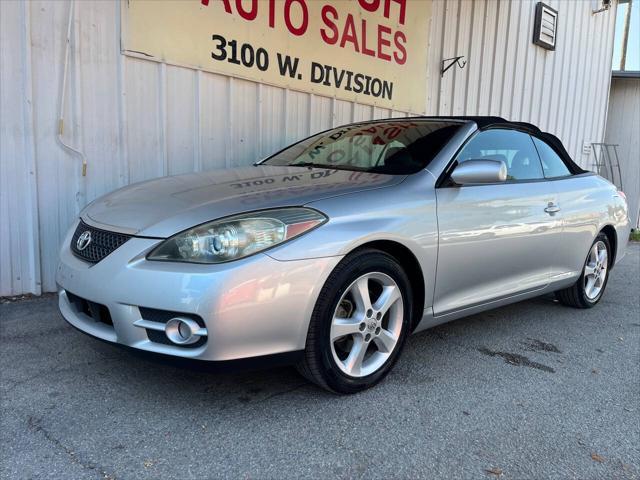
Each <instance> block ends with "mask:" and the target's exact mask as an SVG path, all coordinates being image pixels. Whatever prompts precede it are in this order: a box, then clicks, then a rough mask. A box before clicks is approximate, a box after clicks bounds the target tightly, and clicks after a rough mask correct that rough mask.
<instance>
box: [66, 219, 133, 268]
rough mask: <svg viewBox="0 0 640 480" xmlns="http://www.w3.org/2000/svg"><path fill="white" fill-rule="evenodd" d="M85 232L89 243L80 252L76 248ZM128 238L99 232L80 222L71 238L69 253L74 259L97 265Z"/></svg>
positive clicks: (104, 231) (102, 231)
mask: <svg viewBox="0 0 640 480" xmlns="http://www.w3.org/2000/svg"><path fill="white" fill-rule="evenodd" d="M85 232H89V233H90V234H91V241H90V242H89V244H88V245H87V246H86V248H84V249H83V250H80V249H79V248H78V239H79V238H80V235H82V234H83V233H85ZM130 238H131V235H125V234H123V233H116V232H108V231H106V230H100V229H99V228H95V227H91V226H89V225H87V224H86V223H84V222H83V221H82V220H80V223H79V224H78V228H76V231H75V232H74V234H73V238H72V239H71V251H72V252H73V253H74V255H75V256H76V257H80V258H81V259H83V260H86V261H87V262H91V263H98V262H99V261H100V260H102V259H103V258H104V257H106V256H107V255H109V254H110V253H111V252H113V251H114V250H115V249H116V248H118V247H120V246H122V244H123V243H125V242H126V241H127V240H129V239H130Z"/></svg>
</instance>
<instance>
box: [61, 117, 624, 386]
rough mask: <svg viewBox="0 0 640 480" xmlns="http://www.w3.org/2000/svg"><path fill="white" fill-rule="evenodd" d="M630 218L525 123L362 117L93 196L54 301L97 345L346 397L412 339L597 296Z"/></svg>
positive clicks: (605, 186) (71, 237)
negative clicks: (262, 154)
mask: <svg viewBox="0 0 640 480" xmlns="http://www.w3.org/2000/svg"><path fill="white" fill-rule="evenodd" d="M629 228H630V225H629V219H628V215H627V204H626V199H625V196H624V194H623V193H622V192H619V191H617V190H616V188H615V187H614V186H613V185H612V184H611V183H609V182H608V181H607V180H605V179H603V178H601V177H599V176H597V175H595V174H593V173H590V172H587V171H584V170H582V169H581V168H579V167H578V166H577V165H576V164H575V163H574V162H573V161H572V160H571V158H570V157H569V155H568V154H567V152H566V151H565V149H564V147H563V146H562V144H561V143H560V141H559V140H558V139H557V138H556V137H554V136H553V135H551V134H549V133H544V132H541V131H540V130H539V129H538V128H536V127H535V126H533V125H530V124H525V123H516V122H508V121H506V120H504V119H501V118H496V117H464V118H462V117H437V118H422V117H417V118H406V119H391V120H380V121H370V122H364V123H357V124H352V125H347V126H343V127H339V128H334V129H331V130H327V131H325V132H321V133H319V134H317V135H314V136H312V137H309V138H307V139H305V140H302V141H300V142H298V143H296V144H294V145H292V146H290V147H287V148H285V149H283V150H281V151H280V152H277V153H276V154H274V155H272V156H270V157H269V158H267V159H265V160H262V161H260V162H257V163H256V164H255V165H254V166H252V167H248V168H238V169H230V170H222V171H211V172H201V173H194V174H188V175H179V176H172V177H165V178H159V179H155V180H150V181H147V182H143V183H138V184H135V185H130V186H128V187H125V188H122V189H120V190H117V191H115V192H113V193H110V194H108V195H106V196H104V197H102V198H99V199H98V200H96V201H94V202H93V203H91V204H90V205H89V206H88V207H86V208H85V209H84V211H82V212H81V215H80V218H79V219H78V220H77V221H76V222H75V224H74V225H73V226H72V228H71V229H70V230H69V233H68V235H67V237H66V239H65V240H64V244H63V246H62V250H61V252H60V264H59V267H58V270H57V283H58V285H59V305H60V310H61V311H62V314H63V315H64V317H65V318H66V320H67V321H68V322H69V323H70V324H71V325H73V326H74V327H76V328H78V329H79V330H81V331H83V332H85V333H87V334H89V335H92V336H94V337H97V338H99V339H102V340H105V341H108V342H114V343H119V344H122V345H125V346H128V347H132V348H134V349H139V350H145V351H149V352H156V353H158V354H163V355H166V356H167V355H168V356H174V357H182V358H188V359H197V360H205V361H209V362H214V364H217V363H218V362H219V363H221V364H222V365H224V366H227V365H234V364H235V365H241V366H243V367H244V366H252V365H258V366H263V365H269V364H282V363H285V364H294V365H297V367H298V369H299V370H300V372H301V373H302V374H303V375H304V376H305V377H307V378H308V379H309V380H311V381H313V382H315V383H316V384H318V385H320V386H322V387H324V388H326V389H328V390H331V391H334V392H339V393H353V392H357V391H360V390H363V389H365V388H368V387H370V386H372V385H374V384H375V383H376V382H378V381H380V380H381V379H382V378H383V377H384V376H385V375H386V374H387V373H388V372H389V371H390V369H391V368H392V367H393V365H394V363H395V362H396V360H398V357H399V356H400V353H401V351H402V348H403V345H404V344H405V341H406V339H407V336H408V335H409V334H410V333H412V332H417V331H420V330H424V329H426V328H429V327H432V326H434V325H437V324H441V323H443V322H448V321H450V320H454V319H457V318H460V317H463V316H466V315H470V314H473V313H477V312H480V311H483V310H487V309H491V308H495V307H498V306H501V305H505V304H508V303H512V302H517V301H520V300H523V299H526V298H530V297H534V296H537V295H542V294H546V293H549V292H555V295H556V297H557V299H558V300H559V302H560V303H562V304H565V305H569V306H572V307H577V308H589V307H593V306H594V305H595V304H596V303H598V301H599V300H600V299H601V298H602V295H603V293H604V290H605V288H606V285H607V279H608V277H609V274H610V272H611V269H612V268H613V266H614V265H615V263H616V262H617V261H618V260H620V258H622V256H623V255H624V252H625V248H626V244H627V239H628V235H629ZM191 363H193V362H191Z"/></svg>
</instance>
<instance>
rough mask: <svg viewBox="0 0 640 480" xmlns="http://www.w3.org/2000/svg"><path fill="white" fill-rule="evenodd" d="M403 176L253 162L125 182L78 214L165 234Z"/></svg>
mask: <svg viewBox="0 0 640 480" xmlns="http://www.w3.org/2000/svg"><path fill="white" fill-rule="evenodd" d="M404 178H406V177H404V176H394V175H381V174H373V173H365V172H353V171H346V170H325V169H317V168H314V169H307V168H300V167H274V166H257V167H247V168H235V169H228V170H212V171H208V172H200V173H191V174H187V175H177V176H172V177H163V178H158V179H155V180H149V181H146V182H142V183H137V184H134V185H130V186H128V187H124V188H121V189H120V190H116V191H115V192H112V193H110V194H108V195H105V196H104V197H101V198H99V199H97V200H96V201H94V202H93V203H92V204H90V205H89V206H88V207H87V208H86V209H85V210H84V211H83V212H82V217H83V218H84V219H85V220H86V221H88V222H89V223H92V224H94V225H95V226H97V227H101V228H104V229H106V230H109V229H111V230H116V231H121V232H125V233H130V234H139V235H141V236H149V237H168V236H171V235H173V234H175V233H177V232H180V231H182V230H186V229H188V228H190V227H193V226H194V225H198V224H201V223H204V222H207V221H210V220H215V219H217V218H221V217H225V216H228V215H234V214H237V213H242V212H246V211H251V210H260V209H264V208H274V207H282V206H299V205H304V204H306V203H309V202H313V201H316V200H320V199H323V198H327V197H332V196H336V195H343V194H346V193H353V192H357V191H362V190H369V189H372V188H381V187H386V186H391V185H396V184H398V183H400V182H402V180H403V179H404Z"/></svg>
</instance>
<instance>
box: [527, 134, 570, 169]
mask: <svg viewBox="0 0 640 480" xmlns="http://www.w3.org/2000/svg"><path fill="white" fill-rule="evenodd" d="M533 142H534V143H535V144H536V148H537V149H538V153H539V154H540V161H541V162H542V170H543V171H544V176H545V177H547V178H555V177H565V176H567V175H571V172H570V171H569V169H568V168H567V166H566V165H565V163H564V162H563V161H562V158H560V155H558V154H557V153H556V151H555V150H554V149H553V148H551V146H550V145H548V144H547V143H546V142H543V141H542V140H540V139H539V138H536V137H533Z"/></svg>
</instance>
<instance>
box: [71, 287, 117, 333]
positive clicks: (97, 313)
mask: <svg viewBox="0 0 640 480" xmlns="http://www.w3.org/2000/svg"><path fill="white" fill-rule="evenodd" d="M67 298H68V299H69V301H70V302H71V304H72V305H73V306H74V307H75V308H76V311H77V312H78V313H84V314H85V315H86V316H88V317H91V318H93V319H94V320H95V321H96V322H100V323H104V324H106V325H113V320H111V313H109V309H108V308H107V307H106V305H102V304H101V303H96V302H91V301H89V300H85V299H84V298H81V297H79V296H77V295H74V294H73V293H71V292H69V291H67Z"/></svg>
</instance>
